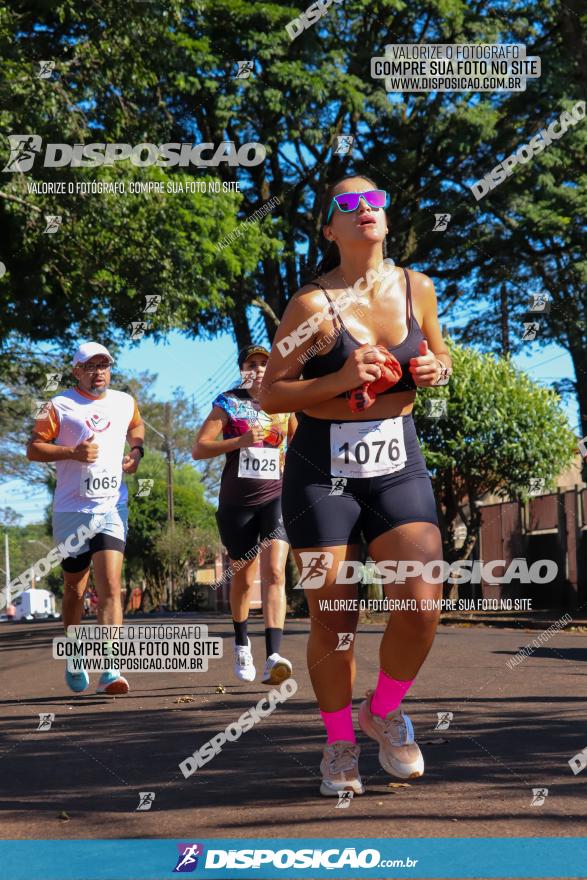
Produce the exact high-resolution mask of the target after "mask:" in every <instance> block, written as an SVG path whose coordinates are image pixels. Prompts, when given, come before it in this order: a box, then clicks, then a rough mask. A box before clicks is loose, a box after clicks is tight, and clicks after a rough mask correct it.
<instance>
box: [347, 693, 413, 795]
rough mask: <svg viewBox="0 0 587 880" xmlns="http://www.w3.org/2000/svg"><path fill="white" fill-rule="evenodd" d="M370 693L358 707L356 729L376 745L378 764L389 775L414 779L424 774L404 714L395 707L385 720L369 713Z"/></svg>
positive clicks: (411, 732)
mask: <svg viewBox="0 0 587 880" xmlns="http://www.w3.org/2000/svg"><path fill="white" fill-rule="evenodd" d="M372 697H373V691H367V699H366V700H364V701H363V702H362V703H361V705H360V707H359V727H360V728H361V730H362V731H363V733H366V734H367V736H369V737H371V739H374V740H375V741H376V742H378V743H379V763H380V764H381V766H382V767H383V769H384V770H386V771H387V772H388V773H389V774H390V775H391V776H397V777H399V778H400V779H416V778H417V777H418V776H422V775H423V773H424V758H423V757H422V752H421V751H420V747H419V746H418V743H417V742H416V741H415V739H414V728H413V726H412V722H411V721H410V718H409V716H408V715H406V713H405V712H404V711H403V710H402V709H401V707H398V708H397V709H396V710H395V711H393V712H388V714H387V715H386V716H385V718H382V717H381V716H380V715H374V714H373V713H372V712H371V698H372Z"/></svg>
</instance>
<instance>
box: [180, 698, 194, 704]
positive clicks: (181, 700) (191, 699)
mask: <svg viewBox="0 0 587 880" xmlns="http://www.w3.org/2000/svg"><path fill="white" fill-rule="evenodd" d="M175 702H176V703H195V702H196V701H195V699H194V697H178V698H177V700H176V701H175Z"/></svg>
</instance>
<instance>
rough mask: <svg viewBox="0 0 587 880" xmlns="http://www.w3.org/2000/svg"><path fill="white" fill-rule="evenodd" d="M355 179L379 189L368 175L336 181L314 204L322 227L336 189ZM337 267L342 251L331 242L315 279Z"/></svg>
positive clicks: (384, 251) (320, 262) (384, 246)
mask: <svg viewBox="0 0 587 880" xmlns="http://www.w3.org/2000/svg"><path fill="white" fill-rule="evenodd" d="M354 177H360V178H361V180H366V181H367V183H370V184H372V185H373V188H374V189H378V185H377V184H376V183H375V181H374V180H372V179H371V178H370V177H367V175H366V174H345V176H344V177H341V178H340V179H339V180H335V181H334V183H330V184H328V186H327V187H326V190H325V191H324V193H323V195H322V198H321V199H319V198H318V196H317V197H316V200H315V202H314V207H315V210H316V220H318V221H320V226H323V225H324V224H325V223H326V217H327V216H328V210H329V208H330V203H331V201H332V197H333V196H334V190H335V189H336V187H337V186H338V185H339V184H341V183H344V181H345V180H352V179H353V178H354ZM386 256H387V238H384V239H383V257H384V258H385V257H386ZM337 266H340V251H339V249H338V245H337V244H336V242H335V241H329V242H328V243H327V245H326V247H325V248H324V250H323V252H322V255H321V257H320V260H319V261H318V265H317V266H316V271H315V273H314V274H313V276H312V277H313V278H316V277H318V276H319V275H324V274H325V273H326V272H330V271H331V270H332V269H335V268H336V267H337Z"/></svg>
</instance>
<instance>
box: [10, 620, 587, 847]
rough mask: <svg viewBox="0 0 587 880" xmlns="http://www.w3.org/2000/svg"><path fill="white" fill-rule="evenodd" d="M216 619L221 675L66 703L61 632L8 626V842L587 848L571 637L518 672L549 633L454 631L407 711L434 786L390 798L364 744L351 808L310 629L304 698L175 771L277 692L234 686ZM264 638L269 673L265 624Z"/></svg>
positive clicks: (581, 650)
mask: <svg viewBox="0 0 587 880" xmlns="http://www.w3.org/2000/svg"><path fill="white" fill-rule="evenodd" d="M192 622H193V617H192ZM207 622H208V623H209V625H210V630H211V634H214V635H218V636H222V637H223V639H224V640H225V641H224V651H225V657H224V658H223V659H221V660H216V661H214V662H211V664H210V669H209V671H208V672H206V673H203V672H201V673H196V674H186V673H181V674H180V673H173V674H167V673H157V674H153V673H151V674H145V673H141V674H136V673H135V674H132V675H130V674H129V676H128V677H129V680H130V683H131V688H132V690H131V692H130V694H128V695H127V696H125V697H118V698H108V697H104V696H99V695H96V694H94V693H93V692H92V691H89V692H87V694H88V695H80V696H75V695H73V694H71V693H70V692H68V691H67V690H66V687H65V683H64V681H63V667H64V664H63V663H62V662H61V661H56V660H53V659H52V658H51V650H50V645H51V639H52V637H53V636H55V635H60V634H61V626H60V624H59V623H42V624H40V623H36V624H25V625H21V624H12V623H11V624H8V623H3V624H0V670H1V671H0V714H1V716H2V725H1V727H2V744H1V750H0V778H1V780H2V784H1V786H0V788H1V800H0V808H1V812H0V816H1V826H0V827H1V831H0V836H1V837H2V838H3V839H34V838H63V839H72V838H153V837H162V838H165V837H167V838H175V839H180V838H182V837H185V838H186V839H190V838H191V837H193V835H194V833H196V832H197V836H198V837H199V838H207V837H208V838H210V837H235V838H241V839H242V838H247V837H336V838H348V837H394V838H402V837H493V836H495V837H502V836H503V837H520V836H574V835H578V834H583V833H584V831H585V827H586V826H585V819H586V816H587V802H586V798H585V793H586V791H587V788H586V786H587V769H585V770H584V771H582V772H581V773H578V774H577V775H574V774H573V772H572V770H571V768H570V766H569V763H568V761H569V759H571V758H572V757H573V756H574V755H575V754H577V753H579V752H580V751H581V750H582V749H583V748H585V747H587V726H586V724H585V714H586V701H585V696H586V693H585V684H586V679H585V668H586V667H585V662H586V661H587V639H586V636H585V635H584V634H573V633H564V632H563V633H558V634H557V635H555V636H553V637H552V638H551V639H550V640H549V641H548V643H547V644H546V645H545V646H543V647H541V648H539V649H537V650H536V651H535V653H534V654H533V655H532V656H531V657H529V658H526V659H525V660H523V662H522V663H520V664H519V665H518V666H517V667H515V668H513V669H510V668H508V667H507V665H506V663H507V660H508V659H509V658H510V657H511V656H512V655H513V654H515V653H516V652H517V651H518V650H519V649H520V648H522V647H523V646H524V645H526V644H528V643H529V642H531V640H532V638H534V637H535V636H536V633H535V632H533V633H532V632H526V631H520V630H508V629H492V628H485V627H458V626H442V627H440V628H439V631H438V635H437V638H436V641H435V644H434V647H433V649H432V651H431V653H430V655H429V657H428V659H427V661H426V663H425V665H424V668H423V670H422V671H421V673H420V675H419V676H418V678H417V680H416V683H415V685H414V686H413V688H412V690H411V692H410V694H409V695H408V698H407V700H406V702H405V708H406V710H407V711H408V713H409V714H410V717H411V718H412V721H413V723H414V728H415V731H416V737H417V740H418V741H419V742H420V744H421V747H422V751H423V753H424V758H425V761H426V773H425V776H424V777H423V778H421V779H419V780H412V782H411V784H410V785H409V786H407V787H403V788H398V787H396V788H389V787H388V783H389V782H390V781H391V780H390V779H389V778H388V777H387V776H386V774H385V773H384V771H382V770H381V769H380V767H379V763H378V761H377V754H376V746H375V744H374V743H372V742H371V741H369V740H366V739H365V738H364V737H363V735H362V734H360V736H359V742H360V743H361V746H362V755H361V772H362V776H363V780H364V781H365V783H366V785H367V792H366V793H365V795H363V796H362V797H355V798H354V799H353V801H352V802H351V803H350V806H349V807H348V808H347V809H341V808H338V807H337V806H336V803H337V802H336V800H333V799H327V798H323V797H321V796H320V795H319V793H318V788H319V783H320V774H319V769H318V767H319V763H320V757H321V749H322V744H323V741H324V733H323V728H322V724H321V721H320V717H319V714H318V712H317V709H316V706H315V703H314V698H313V693H312V690H311V687H310V684H309V679H308V675H307V671H306V668H305V659H304V657H305V644H306V638H307V633H308V624H307V622H306V621H303V620H300V621H291V622H288V630H287V635H286V637H285V639H284V644H283V646H282V653H284V654H286V655H287V656H289V657H290V658H291V660H292V661H293V663H294V677H295V679H296V681H297V683H298V688H299V689H298V691H297V693H296V694H295V695H294V696H293V697H292V698H291V699H290V700H289V701H288V702H287V703H285V704H284V705H283V706H279V707H278V708H277V710H276V711H275V712H274V713H273V714H272V715H270V716H269V717H268V718H266V719H265V720H264V721H263V722H262V723H260V724H257V725H256V726H254V727H253V729H251V730H250V731H248V732H247V733H244V734H243V735H242V737H241V738H240V739H239V740H238V741H236V742H228V743H227V744H226V745H225V747H224V748H223V750H222V752H221V753H220V754H219V755H217V756H216V757H215V758H214V759H213V760H212V761H211V762H210V763H208V764H206V765H205V766H204V767H202V768H201V769H199V770H198V771H197V772H196V773H195V774H194V775H193V776H192V777H190V778H189V779H185V778H184V777H183V775H182V774H181V772H180V770H179V767H178V765H179V762H180V761H182V760H183V759H184V758H185V757H187V756H188V755H189V754H191V753H192V752H194V751H195V750H196V749H198V748H199V747H200V746H201V745H203V744H204V742H205V741H206V740H208V739H210V738H211V737H212V736H213V735H214V734H215V733H217V732H218V731H220V730H223V729H224V727H225V726H226V725H227V724H229V723H230V722H232V721H236V719H238V717H239V715H241V714H242V712H244V711H245V710H246V709H248V708H250V707H251V706H253V705H254V704H256V703H257V701H258V700H259V699H260V698H261V696H262V695H263V694H264V693H266V692H267V688H266V687H265V686H263V685H261V684H258V683H253V684H252V685H243V684H240V683H238V682H237V681H236V680H235V679H233V676H232V650H231V640H230V630H229V623H228V621H227V620H226V619H221V618H212V619H210V620H208V621H207ZM251 629H252V642H253V651H254V654H255V656H256V658H257V667H258V668H259V667H262V659H263V658H264V651H263V647H264V645H263V633H262V623H261V622H260V621H255V622H254V623H253V625H252V627H251ZM381 632H382V628H381V627H380V626H363V627H361V628H360V631H359V634H358V636H357V659H358V677H357V686H356V690H355V700H354V706H355V717H356V708H357V707H358V704H359V702H360V701H361V699H362V698H363V695H364V692H365V690H366V689H367V687H369V686H371V685H372V684H373V683H374V682H375V680H376V676H377V669H378V663H377V652H378V644H379V639H380V634H381ZM96 679H97V676H94V677H93V679H92V684H93V683H94V682H95V681H96ZM219 683H222V684H223V685H224V687H225V688H226V692H225V693H216V685H217V684H219ZM437 712H452V713H453V719H452V722H451V724H450V727H449V729H448V730H444V731H439V730H435V729H434V728H435V726H436V724H437V714H436V713H437ZM39 713H54V714H55V720H54V722H53V723H52V726H51V728H50V730H47V731H42V730H41V731H39V730H37V728H38V726H39ZM359 733H360V732H359ZM395 781H396V782H397V781H398V780H395ZM533 788H548V796H547V797H546V800H545V802H544V804H542V805H541V806H538V805H535V806H531V802H532V797H533V796H532V789H533ZM139 792H154V793H155V799H154V801H153V803H152V806H151V809H150V810H148V811H137V809H136V808H137V806H138V804H139Z"/></svg>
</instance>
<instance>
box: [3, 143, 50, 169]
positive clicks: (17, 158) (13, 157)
mask: <svg viewBox="0 0 587 880" xmlns="http://www.w3.org/2000/svg"><path fill="white" fill-rule="evenodd" d="M8 143H9V145H10V158H9V159H8V162H7V163H6V165H5V166H4V168H3V169H2V171H30V170H31V168H32V167H33V163H34V161H35V156H36V155H37V153H38V152H40V149H41V145H42V140H41V138H40V136H39V135H38V134H9V135H8Z"/></svg>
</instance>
